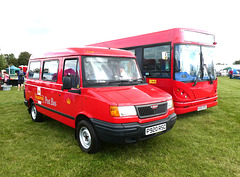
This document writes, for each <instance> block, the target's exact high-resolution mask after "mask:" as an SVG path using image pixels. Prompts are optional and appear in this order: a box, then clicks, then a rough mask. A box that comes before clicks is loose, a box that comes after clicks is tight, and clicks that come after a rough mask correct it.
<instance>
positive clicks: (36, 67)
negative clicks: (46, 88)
mask: <svg viewBox="0 0 240 177" xmlns="http://www.w3.org/2000/svg"><path fill="white" fill-rule="evenodd" d="M40 64H41V62H40V61H33V62H31V63H30V65H29V71H28V78H29V79H39V75H40Z"/></svg>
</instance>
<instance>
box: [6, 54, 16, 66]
mask: <svg viewBox="0 0 240 177" xmlns="http://www.w3.org/2000/svg"><path fill="white" fill-rule="evenodd" d="M4 57H5V59H6V60H7V64H8V65H15V64H16V61H17V59H16V57H15V56H14V54H13V53H11V54H4ZM15 66H16V65H15ZM17 66H18V65H17Z"/></svg>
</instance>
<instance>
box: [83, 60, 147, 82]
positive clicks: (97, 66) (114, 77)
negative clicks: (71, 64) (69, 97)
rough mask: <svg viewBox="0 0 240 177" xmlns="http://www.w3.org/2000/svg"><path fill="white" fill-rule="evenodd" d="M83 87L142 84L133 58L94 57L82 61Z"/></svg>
mask: <svg viewBox="0 0 240 177" xmlns="http://www.w3.org/2000/svg"><path fill="white" fill-rule="evenodd" d="M83 71H84V85H85V86H91V85H102V86H109V85H126V84H139V83H142V82H143V80H142V77H141V74H140V72H139V69H138V67H137V63H136V60H135V59H133V58H117V57H95V56H88V57H84V59H83Z"/></svg>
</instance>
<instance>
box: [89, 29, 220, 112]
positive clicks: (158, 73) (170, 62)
mask: <svg viewBox="0 0 240 177" xmlns="http://www.w3.org/2000/svg"><path fill="white" fill-rule="evenodd" d="M215 45H216V42H215V36H214V35H213V34H209V33H207V32H204V31H200V30H193V29H186V28H175V29H169V30H165V31H159V32H155V33H150V34H144V35H139V36H134V37H128V38H123V39H118V40H112V41H107V42H101V43H97V44H91V45H90V46H100V47H101V46H104V47H106V46H107V47H110V48H121V49H125V50H129V51H131V52H133V53H134V54H135V55H136V57H137V61H138V64H139V66H140V69H141V71H142V74H143V75H144V76H146V78H147V82H148V83H149V84H151V85H155V86H156V87H159V88H161V89H163V90H165V91H167V92H168V93H170V94H171V95H172V97H173V101H174V107H175V111H176V114H184V113H187V112H192V111H200V110H204V109H207V108H209V107H212V106H215V105H217V98H218V96H217V78H216V74H215V69H214V54H215Z"/></svg>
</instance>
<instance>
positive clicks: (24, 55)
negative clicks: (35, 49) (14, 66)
mask: <svg viewBox="0 0 240 177" xmlns="http://www.w3.org/2000/svg"><path fill="white" fill-rule="evenodd" d="M30 57H31V54H30V53H28V52H21V53H20V55H19V57H18V65H28V61H29V58H30Z"/></svg>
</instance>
